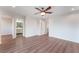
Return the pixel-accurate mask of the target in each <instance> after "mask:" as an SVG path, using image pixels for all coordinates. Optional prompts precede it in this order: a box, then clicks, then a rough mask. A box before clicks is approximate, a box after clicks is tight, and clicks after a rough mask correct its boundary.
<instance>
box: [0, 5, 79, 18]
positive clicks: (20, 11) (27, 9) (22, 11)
mask: <svg viewBox="0 0 79 59" xmlns="http://www.w3.org/2000/svg"><path fill="white" fill-rule="evenodd" d="M35 7H39V8H41V7H44V8H47V7H48V6H16V7H15V8H13V7H12V6H0V9H2V10H4V11H7V12H9V13H11V14H14V15H15V14H17V15H22V16H31V17H37V18H39V17H41V15H40V14H37V15H35V14H34V13H36V12H39V11H38V10H36V9H35ZM72 8H74V10H73V11H76V10H77V11H78V10H79V6H54V7H53V6H52V9H51V10H49V11H52V12H53V14H51V15H49V14H48V15H46V16H53V15H63V14H67V13H69V12H73V11H72Z"/></svg>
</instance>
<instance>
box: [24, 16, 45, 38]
mask: <svg viewBox="0 0 79 59" xmlns="http://www.w3.org/2000/svg"><path fill="white" fill-rule="evenodd" d="M41 26H42V27H41ZM44 26H45V25H44V22H43V21H42V22H41V21H40V19H35V18H31V17H26V19H25V36H26V37H30V36H35V35H42V34H44V32H45V28H44Z"/></svg>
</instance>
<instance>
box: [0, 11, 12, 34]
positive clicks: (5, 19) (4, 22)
mask: <svg viewBox="0 0 79 59" xmlns="http://www.w3.org/2000/svg"><path fill="white" fill-rule="evenodd" d="M0 12H1V13H0V34H1V35H7V34H12V17H11V16H9V14H8V13H6V12H4V11H0Z"/></svg>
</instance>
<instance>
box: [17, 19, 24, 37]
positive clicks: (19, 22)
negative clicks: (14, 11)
mask: <svg viewBox="0 0 79 59" xmlns="http://www.w3.org/2000/svg"><path fill="white" fill-rule="evenodd" d="M23 34H24V19H17V20H16V37H20V36H23Z"/></svg>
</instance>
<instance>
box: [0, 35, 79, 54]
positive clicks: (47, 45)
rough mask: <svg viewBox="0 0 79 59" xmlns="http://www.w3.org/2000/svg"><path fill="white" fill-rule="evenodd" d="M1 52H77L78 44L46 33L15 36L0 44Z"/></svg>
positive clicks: (78, 49)
mask: <svg viewBox="0 0 79 59" xmlns="http://www.w3.org/2000/svg"><path fill="white" fill-rule="evenodd" d="M0 52H1V53H78V52H79V44H78V43H74V42H71V41H66V40H62V39H58V38H50V37H48V36H47V35H42V36H35V37H30V38H24V37H17V38H16V39H12V40H11V41H9V42H8V43H6V44H1V45H0Z"/></svg>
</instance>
